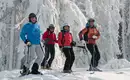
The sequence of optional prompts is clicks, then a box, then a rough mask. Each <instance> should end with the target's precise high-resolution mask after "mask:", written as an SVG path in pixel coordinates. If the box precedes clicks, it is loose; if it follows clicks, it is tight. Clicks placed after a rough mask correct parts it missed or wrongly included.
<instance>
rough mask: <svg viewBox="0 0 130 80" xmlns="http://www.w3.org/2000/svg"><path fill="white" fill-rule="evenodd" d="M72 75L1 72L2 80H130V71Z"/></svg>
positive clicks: (52, 72) (79, 71)
mask: <svg viewBox="0 0 130 80" xmlns="http://www.w3.org/2000/svg"><path fill="white" fill-rule="evenodd" d="M75 70H77V71H76V72H73V73H72V74H66V73H61V72H60V71H59V70H53V71H47V70H44V71H43V70H41V71H42V73H43V75H31V74H30V75H28V76H24V77H18V76H19V73H18V72H19V70H14V71H3V72H0V80H129V79H130V69H124V70H123V69H122V70H123V71H122V70H118V71H117V70H113V71H104V72H95V73H94V74H90V73H92V72H88V71H85V70H86V69H75Z"/></svg>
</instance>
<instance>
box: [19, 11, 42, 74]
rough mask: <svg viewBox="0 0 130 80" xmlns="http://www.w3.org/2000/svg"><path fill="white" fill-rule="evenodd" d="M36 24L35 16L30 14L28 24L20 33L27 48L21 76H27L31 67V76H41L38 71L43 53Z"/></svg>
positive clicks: (38, 28) (38, 27)
mask: <svg viewBox="0 0 130 80" xmlns="http://www.w3.org/2000/svg"><path fill="white" fill-rule="evenodd" d="M36 22H37V17H36V15H35V14H34V13H30V14H29V22H28V23H27V24H25V25H24V26H23V28H22V30H21V33H20V37H21V39H22V40H23V42H24V43H25V44H26V45H27V46H28V52H27V55H25V56H26V62H25V63H24V66H23V70H22V72H21V75H28V74H29V73H30V70H29V69H30V67H31V66H32V68H31V74H41V72H39V71H38V69H39V65H40V64H41V61H42V59H43V52H42V49H41V45H40V26H39V25H38V24H37V23H36ZM33 61H34V63H33ZM32 64H33V65H32Z"/></svg>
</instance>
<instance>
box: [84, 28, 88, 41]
mask: <svg viewBox="0 0 130 80" xmlns="http://www.w3.org/2000/svg"><path fill="white" fill-rule="evenodd" d="M87 29H88V30H87V32H86V33H85V34H84V35H83V39H84V41H88V33H89V27H87Z"/></svg>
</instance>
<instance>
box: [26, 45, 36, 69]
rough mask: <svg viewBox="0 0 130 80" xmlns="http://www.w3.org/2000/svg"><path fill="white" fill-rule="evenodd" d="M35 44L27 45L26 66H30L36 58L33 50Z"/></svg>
mask: <svg viewBox="0 0 130 80" xmlns="http://www.w3.org/2000/svg"><path fill="white" fill-rule="evenodd" d="M35 48H36V46H35V45H32V46H30V47H29V52H28V53H27V57H26V64H25V66H27V68H30V67H31V66H32V64H33V61H34V60H35V59H36V52H35Z"/></svg>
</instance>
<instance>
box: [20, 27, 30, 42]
mask: <svg viewBox="0 0 130 80" xmlns="http://www.w3.org/2000/svg"><path fill="white" fill-rule="evenodd" d="M26 35H27V26H26V25H24V26H23V28H22V30H21V32H20V37H21V39H22V40H23V42H24V43H25V44H27V42H28V40H27V39H26Z"/></svg>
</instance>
